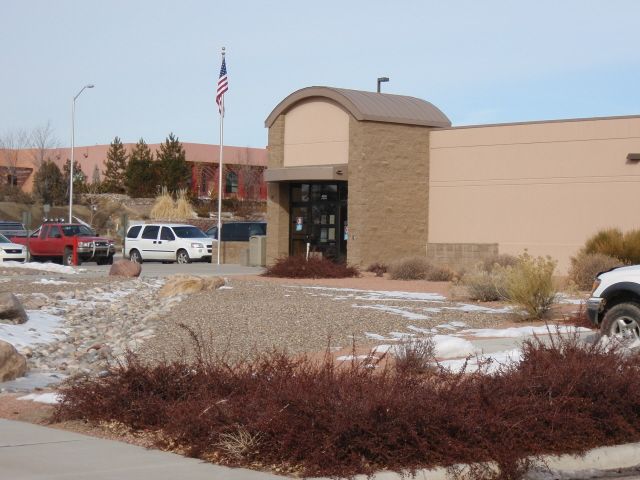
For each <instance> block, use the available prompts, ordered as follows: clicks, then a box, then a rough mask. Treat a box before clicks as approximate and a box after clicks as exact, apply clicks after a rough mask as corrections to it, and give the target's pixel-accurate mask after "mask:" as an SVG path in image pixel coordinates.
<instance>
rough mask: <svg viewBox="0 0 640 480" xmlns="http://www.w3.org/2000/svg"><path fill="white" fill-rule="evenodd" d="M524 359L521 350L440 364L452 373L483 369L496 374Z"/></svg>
mask: <svg viewBox="0 0 640 480" xmlns="http://www.w3.org/2000/svg"><path fill="white" fill-rule="evenodd" d="M521 359H522V351H521V350H520V349H519V348H514V349H513V350H505V351H502V352H494V353H486V354H482V355H477V356H475V357H470V358H458V359H453V360H443V361H441V362H438V364H439V365H440V366H442V367H444V368H446V369H448V370H451V371H452V372H460V371H462V369H463V368H464V367H465V364H466V370H465V371H466V372H476V371H478V370H479V369H481V370H482V371H483V372H485V373H494V372H496V371H497V370H498V369H499V368H500V367H501V366H503V365H504V366H506V365H509V364H511V363H516V362H519V361H520V360H521Z"/></svg>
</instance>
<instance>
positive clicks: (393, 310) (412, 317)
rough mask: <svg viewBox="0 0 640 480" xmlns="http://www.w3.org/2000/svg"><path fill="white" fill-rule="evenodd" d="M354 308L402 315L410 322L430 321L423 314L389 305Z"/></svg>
mask: <svg viewBox="0 0 640 480" xmlns="http://www.w3.org/2000/svg"><path fill="white" fill-rule="evenodd" d="M352 307H353V308H368V309H371V310H380V311H381V312H387V313H391V314H394V315H400V316H402V317H404V318H407V319H409V320H428V319H429V317H427V316H426V315H422V314H421V313H414V312H410V311H408V310H404V309H402V308H399V307H390V306H388V305H356V304H354V305H352Z"/></svg>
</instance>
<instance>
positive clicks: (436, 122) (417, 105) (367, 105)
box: [264, 87, 451, 128]
mask: <svg viewBox="0 0 640 480" xmlns="http://www.w3.org/2000/svg"><path fill="white" fill-rule="evenodd" d="M311 98H327V99H330V100H333V101H334V102H336V103H337V104H338V105H340V106H342V107H343V108H344V109H345V110H346V111H348V112H349V113H350V114H351V115H353V117H354V118H355V119H356V120H365V121H372V122H384V123H401V124H404V125H421V126H425V127H450V126H451V121H450V120H449V119H448V118H447V116H446V115H445V114H444V113H442V111H441V110H440V109H439V108H438V107H436V106H435V105H433V104H432V103H429V102H427V101H426V100H422V99H420V98H415V97H407V96H405V95H392V94H389V93H376V92H364V91H361V90H348V89H345V88H333V87H307V88H303V89H301V90H298V91H296V92H293V93H292V94H291V95H289V96H288V97H286V98H285V99H284V100H282V101H281V102H280V103H279V104H278V105H277V106H276V108H274V109H273V111H272V112H271V114H269V116H268V117H267V119H266V120H265V122H264V124H265V127H267V128H269V127H271V125H273V122H275V121H276V118H278V116H279V115H281V114H283V113H286V112H287V111H288V110H289V109H290V108H292V107H293V106H295V105H296V104H297V103H298V102H300V101H302V100H307V99H311Z"/></svg>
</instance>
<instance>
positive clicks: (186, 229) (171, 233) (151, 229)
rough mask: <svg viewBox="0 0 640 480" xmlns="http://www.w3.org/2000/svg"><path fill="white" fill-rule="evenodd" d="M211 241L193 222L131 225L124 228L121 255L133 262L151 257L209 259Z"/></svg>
mask: <svg viewBox="0 0 640 480" xmlns="http://www.w3.org/2000/svg"><path fill="white" fill-rule="evenodd" d="M211 243H212V240H211V238H209V237H208V236H207V235H206V233H204V232H203V231H202V230H200V229H199V228H198V227H194V226H193V225H186V224H181V223H149V224H146V225H133V226H131V227H129V230H127V238H126V239H125V248H124V256H125V257H128V258H129V259H130V260H131V261H132V262H136V263H142V262H143V261H154V260H155V261H161V262H178V263H191V262H192V261H205V262H210V261H211Z"/></svg>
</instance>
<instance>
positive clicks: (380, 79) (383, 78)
mask: <svg viewBox="0 0 640 480" xmlns="http://www.w3.org/2000/svg"><path fill="white" fill-rule="evenodd" d="M388 81H389V77H378V93H380V84H381V83H382V82H388Z"/></svg>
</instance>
